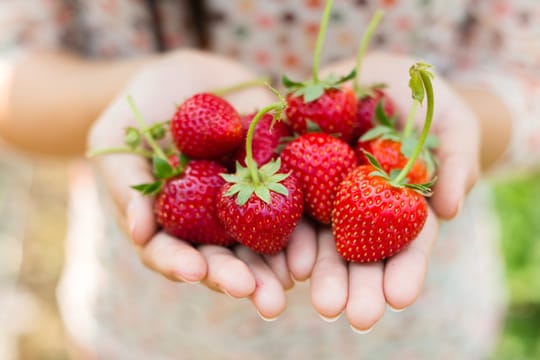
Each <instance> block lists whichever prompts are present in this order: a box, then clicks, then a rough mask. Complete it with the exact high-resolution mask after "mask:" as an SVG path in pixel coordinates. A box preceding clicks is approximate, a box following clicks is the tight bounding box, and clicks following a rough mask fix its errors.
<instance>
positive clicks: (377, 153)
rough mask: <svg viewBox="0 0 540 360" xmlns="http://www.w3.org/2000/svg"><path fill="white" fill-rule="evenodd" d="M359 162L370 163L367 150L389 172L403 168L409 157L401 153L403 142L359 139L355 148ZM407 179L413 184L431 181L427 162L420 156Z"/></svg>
mask: <svg viewBox="0 0 540 360" xmlns="http://www.w3.org/2000/svg"><path fill="white" fill-rule="evenodd" d="M354 151H355V153H356V157H357V159H358V163H359V164H368V163H369V160H368V159H367V158H366V156H365V155H364V151H367V152H368V153H370V154H371V155H373V156H374V157H375V158H376V159H377V161H378V162H379V163H380V164H381V167H382V168H383V170H384V171H386V172H387V173H390V172H392V170H401V169H403V168H404V167H405V164H407V161H408V159H407V157H405V155H403V154H402V153H401V143H400V142H399V141H394V140H390V139H381V138H376V139H373V140H369V141H359V142H358V144H357V145H356V147H355V149H354ZM407 179H408V181H409V183H411V184H423V183H427V182H428V181H429V175H428V170H427V165H426V163H425V162H424V161H423V160H422V159H420V158H418V159H417V160H416V161H415V163H414V165H413V167H412V168H411V170H410V171H409V173H408V174H407Z"/></svg>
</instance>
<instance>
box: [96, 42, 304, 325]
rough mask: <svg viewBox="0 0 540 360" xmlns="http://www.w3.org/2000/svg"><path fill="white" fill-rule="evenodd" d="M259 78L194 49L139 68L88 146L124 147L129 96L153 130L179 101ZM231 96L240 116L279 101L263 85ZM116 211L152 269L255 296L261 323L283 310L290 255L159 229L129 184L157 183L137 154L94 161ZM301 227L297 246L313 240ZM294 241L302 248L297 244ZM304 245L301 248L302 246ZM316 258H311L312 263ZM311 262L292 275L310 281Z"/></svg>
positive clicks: (146, 201)
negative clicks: (199, 241) (199, 242)
mask: <svg viewBox="0 0 540 360" xmlns="http://www.w3.org/2000/svg"><path fill="white" fill-rule="evenodd" d="M254 78H255V75H254V74H253V73H251V72H250V71H248V70H246V69H245V68H244V67H242V66H240V65H239V64H237V63H234V62H232V61H230V60H226V59H223V58H219V57H216V56H211V55H208V54H205V53H202V52H196V51H179V52H176V53H171V54H168V55H166V56H164V57H163V58H161V59H158V60H156V61H155V62H153V63H151V64H149V65H148V66H146V67H145V68H144V69H142V70H141V71H140V72H139V73H138V74H137V75H136V76H135V77H134V78H133V79H132V81H131V82H130V83H129V84H128V85H127V86H126V88H125V89H124V90H123V91H122V92H121V93H120V94H119V95H118V97H117V98H116V99H115V100H114V101H113V102H112V103H111V105H110V106H109V107H108V108H107V109H106V110H105V111H104V113H103V114H102V115H101V116H100V117H99V119H98V120H97V122H96V123H95V125H94V126H93V128H92V130H91V133H90V137H89V149H90V150H96V149H105V148H115V147H122V146H123V144H124V134H125V133H124V129H125V128H126V127H128V126H130V125H131V126H133V125H135V124H136V123H135V121H134V117H133V114H132V113H131V110H130V108H129V105H128V101H127V96H128V95H130V96H131V97H132V98H133V100H134V103H135V104H136V106H137V108H138V109H139V111H140V112H141V114H142V116H143V117H144V118H145V120H146V122H147V123H148V125H151V124H152V123H155V122H162V121H164V120H167V119H170V118H171V117H172V115H173V113H174V109H175V104H179V103H181V102H182V101H183V100H184V99H186V98H187V97H189V96H190V95H193V94H195V93H197V92H202V91H210V90H212V89H216V88H223V87H228V86H231V85H234V84H237V83H240V82H245V81H248V80H252V79H254ZM227 99H228V100H229V101H230V102H231V103H232V104H233V105H234V106H235V108H236V109H237V110H238V111H239V112H240V113H248V112H253V111H254V110H257V109H259V108H261V107H262V106H264V105H267V104H269V103H271V102H275V100H276V99H275V98H274V97H273V95H272V94H271V93H270V92H269V91H267V90H266V89H264V88H252V89H249V90H243V91H241V92H238V93H234V94H231V95H230V96H228V97H227ZM94 161H95V164H96V168H97V170H98V172H99V175H100V176H101V177H102V178H103V179H104V181H105V184H106V187H107V189H108V191H109V194H110V196H111V197H112V199H113V200H114V203H115V205H116V208H117V214H118V221H119V223H120V224H121V225H122V227H123V228H124V229H125V230H126V232H127V234H128V235H129V237H130V238H131V240H132V242H133V244H134V246H135V247H136V249H137V251H138V253H139V255H140V258H141V260H142V261H143V263H144V264H145V265H146V266H147V267H148V268H150V269H152V270H154V271H156V272H158V273H160V274H162V275H164V276H165V277H167V278H169V279H171V280H173V281H183V282H188V283H196V282H203V283H204V284H205V285H206V286H208V287H209V288H211V289H213V290H216V291H220V292H224V293H226V294H228V295H230V296H232V297H235V298H244V297H250V298H251V299H252V301H253V303H254V305H255V307H256V309H257V311H258V313H259V314H260V315H261V317H263V318H267V319H270V318H275V317H276V316H277V315H279V314H280V313H281V312H282V311H283V310H284V309H285V306H286V298H285V293H284V289H287V288H289V287H291V286H292V284H293V282H292V279H291V277H290V271H289V268H288V266H287V261H286V258H285V257H286V255H285V254H284V253H283V252H282V253H280V254H278V255H276V256H265V257H262V256H260V255H257V254H255V253H253V252H252V251H250V250H249V249H247V248H245V247H242V246H238V247H236V248H234V249H229V248H225V247H221V246H210V245H205V246H199V247H195V246H192V245H191V244H190V243H188V242H186V241H183V240H180V239H177V238H173V237H171V236H169V235H168V234H166V233H165V232H163V231H160V230H159V228H158V226H157V224H156V221H155V218H154V212H153V201H152V199H151V198H150V197H144V196H142V195H140V194H139V193H138V192H136V191H134V190H132V189H131V188H130V186H132V185H136V184H141V183H148V182H151V181H152V180H153V178H152V175H151V174H152V172H151V169H150V165H149V163H148V161H147V160H145V159H143V158H141V157H138V156H135V155H126V154H123V155H120V154H114V155H105V156H98V157H96V158H94ZM306 226H307V225H305V224H304V225H300V226H299V228H298V230H297V231H296V232H295V233H294V234H293V236H292V240H291V244H292V246H293V248H294V247H295V246H296V247H298V244H300V245H302V244H304V243H306V242H307V243H308V245H307V248H309V247H310V246H311V245H309V244H312V243H314V240H312V239H309V238H308V239H306V236H313V237H314V232H313V231H310V230H309V229H306ZM295 244H297V245H295ZM302 246H303V245H302ZM313 261H314V259H313ZM311 267H312V265H310V264H307V265H302V263H301V262H296V263H295V264H294V265H293V274H294V273H296V274H297V276H299V277H306V276H308V275H306V273H307V271H310V270H311Z"/></svg>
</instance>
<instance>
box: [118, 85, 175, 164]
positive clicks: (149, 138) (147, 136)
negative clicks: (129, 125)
mask: <svg viewBox="0 0 540 360" xmlns="http://www.w3.org/2000/svg"><path fill="white" fill-rule="evenodd" d="M127 100H128V103H129V107H130V108H131V111H132V112H133V115H134V116H135V121H137V123H138V124H139V128H141V129H146V128H147V126H146V122H145V121H144V118H143V117H142V115H141V113H140V112H139V109H137V107H136V106H135V103H134V102H133V98H132V97H131V96H130V95H128V98H127ZM143 136H144V138H145V139H146V141H147V142H148V145H150V147H151V148H152V150H154V152H155V153H156V155H157V156H159V157H161V158H163V159H167V156H165V153H163V150H161V148H160V147H159V146H158V144H157V143H156V141H155V140H154V138H153V136H152V135H151V134H150V133H149V132H147V131H145V132H143Z"/></svg>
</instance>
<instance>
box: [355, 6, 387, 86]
mask: <svg viewBox="0 0 540 360" xmlns="http://www.w3.org/2000/svg"><path fill="white" fill-rule="evenodd" d="M383 15H384V11H382V10H380V9H379V10H377V11H376V12H375V14H373V17H372V18H371V20H370V22H369V24H368V27H367V29H366V32H365V33H364V36H363V37H362V40H361V42H360V48H359V49H358V53H357V54H356V64H355V67H354V69H355V70H356V76H355V78H354V84H353V89H354V92H355V93H356V94H359V93H360V80H359V79H360V69H361V68H362V62H363V61H364V55H365V53H366V50H367V48H368V46H369V42H370V41H371V38H372V37H373V33H374V32H375V29H376V28H377V26H378V25H379V23H380V22H381V19H382V17H383Z"/></svg>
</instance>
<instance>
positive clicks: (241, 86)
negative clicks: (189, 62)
mask: <svg viewBox="0 0 540 360" xmlns="http://www.w3.org/2000/svg"><path fill="white" fill-rule="evenodd" d="M269 82H270V78H269V77H268V76H266V77H260V78H256V79H252V80H248V81H244V82H241V83H238V84H235V85H232V86H226V87H222V88H218V89H214V90H211V91H210V93H212V94H214V95H217V96H225V95H229V94H231V93H234V92H237V91H240V90H245V89H249V88H252V87H256V86H265V85H266V84H268V83H269Z"/></svg>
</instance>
